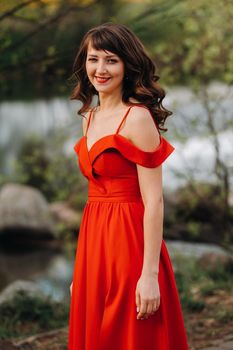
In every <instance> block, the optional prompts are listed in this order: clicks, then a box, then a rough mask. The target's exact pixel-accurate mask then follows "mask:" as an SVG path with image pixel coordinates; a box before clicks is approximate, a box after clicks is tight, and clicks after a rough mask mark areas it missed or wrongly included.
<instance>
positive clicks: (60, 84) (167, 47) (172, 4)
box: [0, 0, 233, 99]
mask: <svg viewBox="0 0 233 350" xmlns="http://www.w3.org/2000/svg"><path fill="white" fill-rule="evenodd" d="M15 5H17V1H15V0H11V1H7V2H6V1H5V2H1V5H0V6H1V10H2V11H1V12H2V13H6V12H7V11H8V10H10V9H12V8H14V6H15ZM232 15H233V6H232V2H230V1H228V0H223V1H222V3H221V6H219V2H218V1H217V0H212V1H211V2H206V0H197V1H195V2H193V1H192V0H179V1H177V0H167V1H161V0H153V1H145V2H143V3H142V2H138V1H128V0H113V1H111V2H109V1H107V0H101V1H94V0H89V1H82V2H79V1H78V2H75V1H73V0H67V1H66V2H64V1H62V0H58V1H55V2H54V1H52V2H50V1H45V0H44V1H35V2H34V3H32V4H29V5H27V6H24V7H23V8H21V9H20V10H18V11H15V12H14V13H13V14H12V15H11V16H6V18H5V19H4V20H2V23H1V30H2V41H1V46H0V53H1V56H0V67H1V73H2V79H1V81H0V88H1V91H2V98H5V99H10V98H17V97H20V98H26V97H33V96H35V95H37V96H39V95H40V96H44V97H45V96H46V97H48V96H53V95H56V96H58V95H64V94H68V93H69V91H70V86H69V85H68V82H67V79H68V78H69V76H70V75H71V68H72V62H73V60H74V57H75V54H76V52H77V49H78V46H79V43H80V41H81V39H82V37H83V34H84V33H85V32H86V31H87V30H88V29H89V28H90V27H92V26H95V25H97V24H100V23H103V22H107V21H113V22H117V23H123V24H126V25H128V26H129V27H130V28H132V29H133V30H134V31H135V33H136V34H137V35H138V36H139V37H140V38H141V39H142V40H143V42H144V44H145V47H146V49H147V51H148V53H149V54H150V55H151V56H152V57H153V58H154V59H155V62H156V64H157V66H158V68H159V71H160V73H159V74H160V75H161V77H162V80H163V83H166V84H175V85H176V84H188V85H192V86H193V87H196V88H197V89H198V87H199V86H200V84H206V83H207V82H209V81H212V80H222V81H225V82H226V83H228V84H231V83H232V82H233V53H232V50H231V48H232V44H233V43H232V35H231V23H232ZM22 87H23V88H22Z"/></svg>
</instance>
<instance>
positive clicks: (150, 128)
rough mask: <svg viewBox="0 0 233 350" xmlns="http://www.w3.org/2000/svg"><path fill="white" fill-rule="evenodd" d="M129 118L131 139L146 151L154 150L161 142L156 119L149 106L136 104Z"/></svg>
mask: <svg viewBox="0 0 233 350" xmlns="http://www.w3.org/2000/svg"><path fill="white" fill-rule="evenodd" d="M128 117H129V118H127V122H128V128H127V130H128V136H129V138H130V140H131V141H132V142H133V143H134V144H135V145H136V146H137V147H139V148H140V149H143V150H144V151H148V152H151V151H154V150H155V148H156V147H157V146H158V145H159V143H160V136H159V132H158V130H157V127H156V125H155V121H154V120H153V117H152V115H151V113H150V111H149V110H148V109H147V108H144V107H139V106H134V107H133V108H131V110H130V115H129V116H128Z"/></svg>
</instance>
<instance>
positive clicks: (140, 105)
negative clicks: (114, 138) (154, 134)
mask: <svg viewBox="0 0 233 350" xmlns="http://www.w3.org/2000/svg"><path fill="white" fill-rule="evenodd" d="M134 106H138V107H142V108H145V109H147V110H148V111H149V112H150V115H151V117H152V119H153V121H154V123H155V126H156V128H157V130H158V132H159V134H160V130H159V127H158V125H157V123H156V121H155V119H154V117H153V115H152V113H151V111H150V109H149V108H148V107H146V106H145V105H143V104H141V103H137V104H133V105H131V106H130V107H129V108H128V110H127V112H126V113H125V115H124V117H123V118H122V121H121V122H120V125H119V126H118V128H117V131H116V134H118V132H119V130H120V127H121V125H122V123H123V122H124V120H125V118H126V117H127V115H128V114H129V111H130V109H131V108H132V107H134Z"/></svg>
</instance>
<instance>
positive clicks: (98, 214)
mask: <svg viewBox="0 0 233 350" xmlns="http://www.w3.org/2000/svg"><path fill="white" fill-rule="evenodd" d="M141 107H143V108H146V107H145V106H143V105H141ZM131 108H132V106H130V107H129V109H128V110H127V113H126V114H125V115H124V117H123V119H122V120H121V123H120V125H119V126H118V128H117V130H116V133H115V134H111V135H107V136H104V137H102V138H101V139H99V140H98V141H97V142H95V143H94V145H93V146H92V147H91V149H90V150H88V147H87V136H86V134H87V129H88V127H89V124H90V120H91V116H92V111H91V112H90V115H89V119H88V124H87V128H86V133H85V135H84V136H83V137H81V139H80V140H79V141H78V142H77V143H76V144H75V146H74V150H75V152H76V153H77V155H78V159H79V167H80V170H81V172H82V173H83V175H84V176H85V177H86V178H87V179H88V199H87V202H86V205H85V208H84V211H83V215H82V221H81V225H80V229H79V236H78V246H77V251H76V259H75V265H74V273H73V290H72V297H71V302H70V318H69V336H68V349H69V350H187V349H188V345H187V338H186V332H185V327H184V322H183V316H182V311H181V306H180V301H179V296H178V292H177V287H176V282H175V278H174V273H173V269H172V265H171V261H170V258H169V255H168V251H167V248H166V245H165V242H164V240H163V241H162V246H161V253H160V262H159V275H158V279H159V286H160V296H161V299H160V306H159V309H158V310H157V311H156V312H155V314H153V315H152V316H149V318H148V319H144V320H138V319H137V318H136V316H137V312H136V302H135V290H136V284H137V281H138V279H139V278H140V275H141V270H142V265H143V245H144V236H143V213H144V205H143V201H142V197H141V194H140V188H139V182H138V176H137V168H136V163H137V164H140V165H142V166H145V167H149V168H153V167H157V166H159V165H160V164H161V163H162V162H163V161H164V160H165V159H166V158H167V157H168V156H169V155H170V154H171V153H172V152H173V150H174V147H173V146H172V145H171V144H170V143H169V142H168V141H167V140H166V139H165V138H164V137H163V136H161V135H160V144H159V146H158V147H157V148H156V149H155V150H154V151H153V152H147V151H143V150H142V149H139V148H138V147H136V146H135V145H134V144H133V143H132V142H131V141H129V140H128V139H127V138H125V137H124V136H122V135H120V134H119V130H120V127H121V125H122V123H123V121H124V120H125V118H126V117H127V115H128V113H129V111H130V109H131ZM155 125H156V124H155ZM155 234H156V232H155Z"/></svg>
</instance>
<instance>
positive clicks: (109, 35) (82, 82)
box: [70, 22, 173, 131]
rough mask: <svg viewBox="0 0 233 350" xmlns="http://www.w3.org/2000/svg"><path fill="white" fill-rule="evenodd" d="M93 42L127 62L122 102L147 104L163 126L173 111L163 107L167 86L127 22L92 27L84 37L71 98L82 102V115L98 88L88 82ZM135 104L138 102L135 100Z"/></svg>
mask: <svg viewBox="0 0 233 350" xmlns="http://www.w3.org/2000/svg"><path fill="white" fill-rule="evenodd" d="M90 41H91V44H92V46H93V47H94V48H95V49H96V50H106V51H110V52H112V53H114V54H116V55H117V56H118V57H120V58H121V59H122V61H123V63H124V72H125V75H124V80H123V89H122V101H123V102H124V103H130V104H133V103H132V102H131V101H129V99H130V98H133V99H136V100H137V101H138V102H139V103H141V104H144V105H145V106H146V107H147V108H148V109H149V110H150V112H151V114H152V116H153V118H154V120H155V122H156V124H157V126H158V128H159V129H160V130H162V131H167V129H166V128H163V126H164V123H165V120H166V118H167V117H168V116H170V115H171V114H173V113H172V112H171V111H169V110H167V109H166V108H164V107H163V105H162V101H163V99H164V97H165V91H164V89H163V88H162V87H161V86H160V85H159V84H158V83H157V81H158V80H159V76H158V75H157V74H156V69H157V68H156V65H155V63H154V62H153V61H152V60H151V59H150V57H149V56H148V55H147V53H146V51H145V48H144V46H143V44H142V42H141V41H140V40H139V38H138V37H137V36H136V35H135V34H134V33H133V32H132V31H131V30H130V29H129V28H127V27H126V26H125V25H122V24H114V23H111V22H109V23H104V24H101V25H99V26H97V27H94V28H92V29H90V30H89V31H88V32H87V33H86V34H85V35H84V37H83V39H82V42H81V44H80V47H79V50H78V53H77V55H76V57H75V60H74V64H73V75H72V77H75V80H76V85H75V87H74V89H73V91H72V93H71V96H70V99H71V100H76V99H77V100H79V101H81V102H82V103H83V105H82V107H81V109H80V110H79V111H78V113H79V114H82V113H84V112H86V111H88V110H89V107H90V105H91V103H92V99H93V97H94V95H98V92H97V90H96V89H95V88H94V86H93V85H92V84H91V82H90V81H89V78H88V76H87V72H86V58H87V49H88V44H89V42H90ZM135 105H136V103H135Z"/></svg>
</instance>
